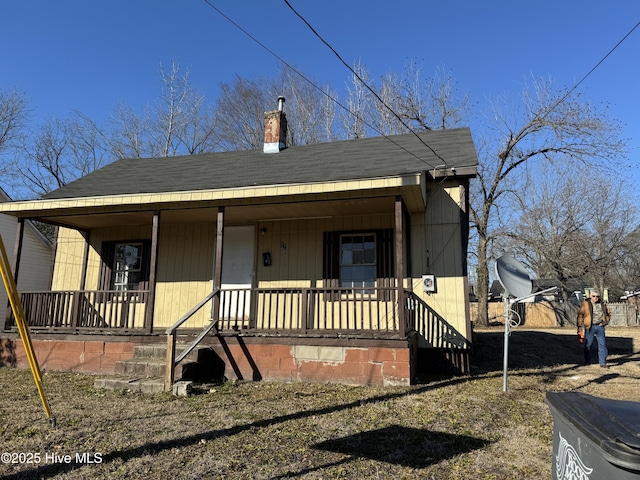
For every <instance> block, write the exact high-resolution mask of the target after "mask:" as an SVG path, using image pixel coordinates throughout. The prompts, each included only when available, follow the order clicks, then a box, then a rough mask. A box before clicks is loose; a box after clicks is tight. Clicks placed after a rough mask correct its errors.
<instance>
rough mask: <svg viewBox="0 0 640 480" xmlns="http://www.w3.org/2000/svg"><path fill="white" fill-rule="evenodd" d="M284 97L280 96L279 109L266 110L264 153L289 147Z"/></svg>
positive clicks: (275, 151)
mask: <svg viewBox="0 0 640 480" xmlns="http://www.w3.org/2000/svg"><path fill="white" fill-rule="evenodd" d="M283 107H284V97H278V110H272V111H270V112H264V153H278V152H279V151H280V150H284V149H285V148H287V116H286V115H285V113H284V112H283V111H282V109H283Z"/></svg>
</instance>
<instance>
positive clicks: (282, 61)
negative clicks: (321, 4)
mask: <svg viewBox="0 0 640 480" xmlns="http://www.w3.org/2000/svg"><path fill="white" fill-rule="evenodd" d="M203 1H204V3H206V4H207V5H208V6H209V7H211V8H212V9H214V10H215V11H216V12H217V13H218V14H219V15H220V16H222V17H223V18H224V19H225V20H227V21H228V22H229V23H231V24H232V25H233V26H234V27H236V28H237V29H238V30H240V31H241V32H242V33H244V34H245V35H246V36H247V37H249V38H250V39H251V40H252V41H254V42H255V43H256V44H258V45H259V46H260V47H262V48H263V49H264V50H266V51H267V52H268V53H269V54H271V55H272V56H273V57H275V58H276V59H277V60H278V61H279V62H281V63H282V64H283V65H285V66H286V67H287V68H289V69H290V70H291V71H293V72H294V73H296V74H297V75H298V76H299V77H300V78H302V79H303V80H304V81H306V82H307V83H309V84H310V85H311V86H313V87H314V88H315V89H316V90H318V91H319V92H320V93H322V94H323V95H325V96H326V97H327V98H328V99H329V100H331V101H332V102H334V103H335V104H336V105H338V106H339V107H340V108H342V109H343V110H345V111H346V112H348V113H349V114H350V115H353V116H354V117H355V118H357V119H358V120H360V121H361V122H362V123H364V124H365V125H366V126H368V127H369V128H371V129H372V130H374V131H375V132H377V133H378V134H380V136H382V137H384V138H386V139H387V140H389V141H390V142H392V143H393V144H395V145H396V146H397V147H399V148H401V149H402V150H404V151H405V152H407V153H408V154H409V155H411V156H413V157H414V158H416V159H417V160H418V161H420V162H422V163H424V164H425V165H427V166H428V167H429V168H430V169H433V170H434V171H436V170H438V169H439V168H441V167H442V166H441V165H433V164H431V163H429V162H428V161H427V160H425V159H424V158H422V157H420V156H419V155H417V154H415V153H414V152H411V151H410V150H408V149H407V148H406V147H404V146H402V145H400V144H399V143H398V142H396V141H395V140H393V138H391V137H389V136H388V135H385V134H384V133H382V132H380V131H379V130H378V129H377V128H376V127H375V126H373V125H371V124H370V123H368V122H367V121H366V120H365V119H363V118H361V117H360V116H359V115H357V114H356V113H354V112H352V111H350V110H349V108H348V107H346V106H345V105H343V104H342V103H340V101H338V100H337V99H335V98H333V97H332V96H331V95H330V94H329V93H327V92H325V91H324V90H323V89H322V88H320V87H318V86H317V85H316V84H315V83H313V82H312V81H311V80H309V79H308V78H307V77H305V76H304V75H303V74H302V73H300V72H299V71H298V70H297V69H296V68H294V67H293V66H292V65H290V64H289V63H288V62H287V61H286V60H284V59H283V58H282V57H280V56H279V55H278V54H277V53H275V52H274V51H272V50H271V49H270V48H269V47H267V46H266V45H265V44H264V43H262V42H261V41H260V40H258V39H257V38H255V37H254V36H253V35H251V33H249V32H248V31H247V30H245V29H244V28H242V26H240V25H239V24H238V23H237V22H235V21H234V20H233V19H232V18H230V17H229V16H227V15H226V14H225V13H224V12H222V11H221V10H220V9H219V8H218V7H216V6H215V5H213V4H212V3H211V1H210V0H203ZM354 73H355V72H354ZM356 75H357V74H356ZM358 78H359V76H358ZM361 81H362V80H361ZM376 96H377V95H376ZM394 114H395V113H394ZM396 116H397V115H396ZM403 125H404V123H403ZM407 128H408V127H407ZM412 133H413V134H414V135H416V137H417V138H418V140H420V141H421V143H423V144H424V142H423V141H422V139H421V138H420V137H419V136H418V135H417V134H415V132H413V131H412ZM425 145H426V144H425ZM426 146H427V147H428V148H429V149H431V151H432V152H433V153H434V154H435V155H436V157H438V158H439V159H440V160H442V162H444V163H445V166H447V164H446V162H445V161H444V159H443V158H442V157H441V156H440V155H438V154H437V153H436V152H435V151H434V150H433V149H432V148H431V147H429V146H428V145H426Z"/></svg>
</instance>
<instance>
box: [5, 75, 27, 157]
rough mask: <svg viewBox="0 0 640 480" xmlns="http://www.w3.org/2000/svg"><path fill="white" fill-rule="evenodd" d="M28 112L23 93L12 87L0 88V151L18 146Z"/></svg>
mask: <svg viewBox="0 0 640 480" xmlns="http://www.w3.org/2000/svg"><path fill="white" fill-rule="evenodd" d="M28 114H29V104H28V102H27V99H26V97H25V96H24V94H22V93H20V92H18V91H17V90H15V89H13V88H8V89H5V90H2V89H0V152H2V151H3V150H5V149H7V148H10V147H17V146H18V144H19V143H20V139H21V135H22V133H23V132H24V129H25V128H26V122H27V117H28Z"/></svg>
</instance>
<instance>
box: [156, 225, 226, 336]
mask: <svg viewBox="0 0 640 480" xmlns="http://www.w3.org/2000/svg"><path fill="white" fill-rule="evenodd" d="M215 238H216V231H215V224H214V223H199V224H192V225H166V226H164V227H162V228H161V231H160V239H159V242H160V248H159V251H158V282H157V285H156V305H155V321H154V328H158V329H161V330H162V329H165V328H167V327H169V326H171V325H172V324H173V323H175V322H176V321H177V320H179V319H180V318H181V317H182V316H184V315H185V314H186V313H187V312H188V311H189V310H191V309H192V308H193V307H194V306H195V305H197V304H198V303H199V302H200V301H201V300H202V299H203V298H204V297H206V296H207V295H208V294H209V293H211V290H212V288H213V263H214V253H215ZM210 319H211V306H210V305H205V306H204V307H202V308H201V309H200V310H199V311H198V312H197V313H196V314H195V315H194V316H193V317H192V318H191V319H190V320H189V321H188V322H187V323H185V324H184V325H183V327H184V328H203V327H204V326H205V325H206V324H207V323H208V322H209V320H210Z"/></svg>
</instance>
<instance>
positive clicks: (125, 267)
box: [111, 242, 143, 290]
mask: <svg viewBox="0 0 640 480" xmlns="http://www.w3.org/2000/svg"><path fill="white" fill-rule="evenodd" d="M142 251H143V248H142V242H138V243H116V244H115V251H114V255H113V258H114V259H113V270H112V272H113V280H112V282H111V283H112V286H113V287H112V288H113V290H138V288H139V285H140V281H141V278H142Z"/></svg>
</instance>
